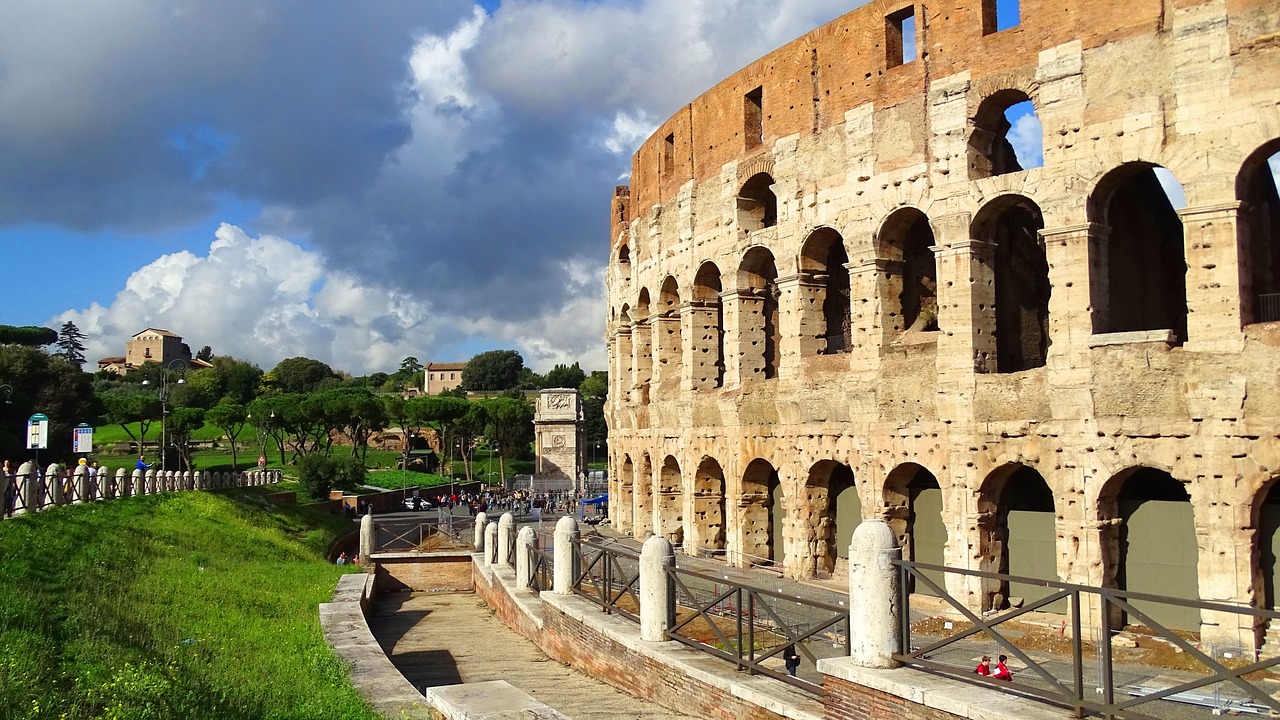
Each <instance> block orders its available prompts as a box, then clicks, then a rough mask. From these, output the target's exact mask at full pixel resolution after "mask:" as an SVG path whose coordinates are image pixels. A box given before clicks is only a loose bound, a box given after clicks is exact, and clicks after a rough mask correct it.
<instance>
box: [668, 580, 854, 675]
mask: <svg viewBox="0 0 1280 720" xmlns="http://www.w3.org/2000/svg"><path fill="white" fill-rule="evenodd" d="M667 574H668V576H669V577H670V578H671V582H672V584H673V585H674V587H675V594H676V615H677V616H676V622H675V624H674V625H673V626H672V627H671V629H670V630H668V632H667V637H669V638H670V639H672V640H677V641H679V642H681V643H683V644H685V645H688V646H689V647H691V648H694V649H696V650H699V651H701V652H705V653H707V654H709V655H713V656H715V657H717V658H720V659H722V660H727V661H729V662H731V663H733V664H734V666H735V667H737V669H739V670H745V671H746V672H748V673H750V674H753V675H754V674H760V675H767V676H769V677H771V678H774V679H777V680H781V681H783V682H785V683H788V684H790V685H793V686H795V687H797V688H800V689H802V690H805V691H808V692H811V693H815V694H821V692H822V684H821V678H820V677H819V676H818V674H817V671H816V665H817V661H818V659H819V658H822V657H834V656H837V655H847V654H848V645H849V640H848V639H849V609H848V608H847V607H845V606H843V605H832V604H828V603H824V602H820V601H817V600H813V599H809V598H801V597H798V596H794V595H786V594H783V593H780V592H775V591H772V590H768V589H765V588H761V587H755V586H752V585H745V584H742V583H739V582H734V581H731V580H727V579H726V578H724V577H722V576H717V575H710V574H707V573H702V572H697V571H694V570H690V569H687V568H682V567H678V566H671V567H668V568H667ZM788 647H794V648H795V650H796V652H797V654H798V655H799V657H800V658H801V666H802V667H801V668H800V670H799V671H798V674H799V675H800V676H798V677H793V676H791V675H790V674H789V673H788V672H784V671H782V670H780V669H779V668H778V666H777V665H778V660H780V659H781V658H782V655H783V653H784V651H785V650H786V649H787V648H788Z"/></svg>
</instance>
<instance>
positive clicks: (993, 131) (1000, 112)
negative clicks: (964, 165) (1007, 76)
mask: <svg viewBox="0 0 1280 720" xmlns="http://www.w3.org/2000/svg"><path fill="white" fill-rule="evenodd" d="M1043 144H1044V141H1043V129H1042V128H1041V125H1040V118H1039V117H1038V116H1037V115H1036V109H1035V105H1033V104H1032V102H1031V98H1029V97H1028V96H1027V94H1026V93H1024V92H1022V91H1021V90H1013V89H1009V90H1001V91H999V92H996V93H994V94H992V95H991V96H990V97H988V98H987V99H985V100H983V101H982V104H981V105H979V106H978V112H977V113H975V114H974V117H973V133H972V134H970V135H969V179H971V180H977V179H978V178H985V177H993V176H995V175H1004V174H1007V173H1013V172H1021V171H1022V170H1029V169H1031V168H1033V167H1041V166H1043V165H1044V154H1043V149H1042V148H1043Z"/></svg>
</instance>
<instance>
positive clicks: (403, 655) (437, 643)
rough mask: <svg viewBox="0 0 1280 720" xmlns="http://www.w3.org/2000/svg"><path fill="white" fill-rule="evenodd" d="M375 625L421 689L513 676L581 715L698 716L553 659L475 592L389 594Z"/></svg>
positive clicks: (640, 719) (579, 718) (633, 719)
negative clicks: (645, 698)
mask: <svg viewBox="0 0 1280 720" xmlns="http://www.w3.org/2000/svg"><path fill="white" fill-rule="evenodd" d="M369 628H370V630H371V631H372V632H373V635H374V637H375V638H376V639H377V640H378V643H379V644H380V645H382V648H383V650H384V651H385V652H386V653H387V656H388V657H390V658H391V662H392V664H394V665H395V666H396V668H398V669H399V670H400V672H401V673H402V674H403V675H404V676H405V678H406V679H407V680H408V681H409V682H410V683H412V684H413V685H414V686H415V687H417V688H418V689H419V690H423V689H425V688H428V687H437V686H442V685H456V684H458V683H476V682H485V681H490V680H506V681H507V682H509V683H511V684H512V685H514V686H515V687H517V688H519V689H520V690H523V691H524V692H526V693H528V694H529V695H532V696H533V697H534V698H535V699H537V700H539V701H540V702H542V703H545V704H546V705H547V706H549V707H551V708H554V709H555V710H558V711H559V712H561V713H563V714H565V715H566V716H568V717H570V718H573V720H662V719H665V718H673V719H677V720H678V719H680V718H690V720H692V718H691V716H688V715H683V714H680V713H677V712H674V711H672V710H668V709H667V708H664V707H662V706H660V705H656V704H654V703H650V702H646V701H643V700H640V699H637V698H634V697H631V696H630V695H627V694H626V693H623V692H621V691H619V690H616V689H614V688H613V687H611V686H609V685H607V684H605V683H603V682H601V681H599V680H595V679H594V678H591V677H588V676H587V675H584V674H582V673H579V672H577V671H575V670H572V669H570V668H568V667H565V666H564V665H561V664H560V663H558V662H556V661H554V660H551V659H550V658H548V657H547V656H546V655H545V654H543V653H542V651H541V650H539V649H538V648H537V646H535V645H534V644H533V643H532V642H530V641H528V640H526V639H525V638H524V637H522V636H520V635H519V634H518V633H516V632H515V631H514V630H511V629H510V628H508V627H507V626H506V625H505V624H503V622H502V621H501V620H500V619H498V618H497V617H496V616H495V615H494V614H493V613H492V612H491V611H490V610H489V608H488V607H487V606H486V605H485V604H484V601H483V600H481V599H480V598H479V597H477V596H475V595H473V594H471V593H394V594H386V595H382V596H380V597H379V599H378V601H377V602H376V603H375V604H374V606H373V607H372V608H371V612H370V614H369Z"/></svg>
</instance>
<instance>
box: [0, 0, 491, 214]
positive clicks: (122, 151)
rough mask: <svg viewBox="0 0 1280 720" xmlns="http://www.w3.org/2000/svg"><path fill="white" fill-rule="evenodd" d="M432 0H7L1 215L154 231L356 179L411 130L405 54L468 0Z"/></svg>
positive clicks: (1, 65) (1, 72)
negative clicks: (241, 201) (242, 203)
mask: <svg viewBox="0 0 1280 720" xmlns="http://www.w3.org/2000/svg"><path fill="white" fill-rule="evenodd" d="M470 7H471V4H470V3H468V2H464V1H463V0H431V2H376V3H353V2H345V1H337V0H334V1H330V2H317V1H316V0H293V1H289V0H275V1H271V0H267V1H265V2H259V1H253V2H250V1H248V0H218V1H217V2H201V3H196V2H163V3H162V2H133V3H120V2H93V1H91V0H77V2H51V1H50V0H35V1H31V2H7V3H4V4H3V7H0V223H4V224H17V223H24V222H48V223H52V224H56V225H59V226H63V227H72V228H77V229H99V228H121V227H126V228H133V229H138V230H146V229H151V228H158V227H163V226H165V225H169V224H176V223H181V222H184V221H190V220H191V218H192V217H193V216H198V215H199V214H202V213H205V212H207V211H208V210H209V209H211V207H212V202H213V198H214V197H215V196H217V195H218V194H220V193H229V194H232V195H235V196H240V197H248V198H254V199H260V200H262V201H264V202H266V203H283V204H295V203H308V202H316V201H317V200H319V199H321V198H325V197H331V196H334V195H338V196H341V195H344V194H350V193H353V192H358V191H359V189H360V188H362V187H363V186H365V185H367V184H368V183H369V182H370V181H371V180H372V179H373V178H374V177H375V176H376V173H377V171H378V168H379V167H381V165H382V164H383V162H384V161H385V158H386V155H387V154H388V153H389V152H391V151H392V150H394V149H395V148H396V147H398V146H400V145H402V144H403V143H404V142H405V141H406V140H407V139H408V137H409V127H408V124H407V122H406V120H405V118H404V113H403V109H404V107H405V105H406V101H407V98H406V96H405V90H406V85H405V82H406V79H407V72H406V65H405V63H406V59H407V57H408V55H409V52H410V51H411V49H412V47H413V42H414V39H415V37H416V36H417V35H419V34H420V33H422V32H428V31H431V32H439V31H442V30H444V29H447V28H448V27H450V26H452V25H453V23H454V22H455V21H456V19H457V18H458V17H460V16H464V15H465V14H466V13H467V12H469V10H470Z"/></svg>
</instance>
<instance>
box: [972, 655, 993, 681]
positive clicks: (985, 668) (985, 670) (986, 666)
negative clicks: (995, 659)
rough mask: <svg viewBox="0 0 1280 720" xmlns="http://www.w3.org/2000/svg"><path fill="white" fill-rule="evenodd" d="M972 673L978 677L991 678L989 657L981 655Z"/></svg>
mask: <svg viewBox="0 0 1280 720" xmlns="http://www.w3.org/2000/svg"><path fill="white" fill-rule="evenodd" d="M973 672H974V673H976V674H978V675H986V676H988V677H990V676H991V656H990V655H983V656H982V660H980V661H978V667H976V668H974V669H973Z"/></svg>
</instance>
